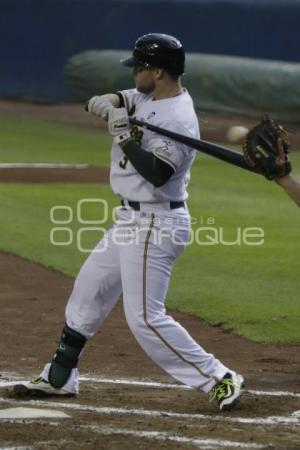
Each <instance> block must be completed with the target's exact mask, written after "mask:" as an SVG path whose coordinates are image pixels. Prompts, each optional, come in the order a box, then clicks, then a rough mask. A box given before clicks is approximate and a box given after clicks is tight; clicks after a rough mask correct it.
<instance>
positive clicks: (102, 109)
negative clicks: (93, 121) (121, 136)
mask: <svg viewBox="0 0 300 450" xmlns="http://www.w3.org/2000/svg"><path fill="white" fill-rule="evenodd" d="M112 108H113V105H112V104H111V102H110V101H109V100H108V99H107V96H106V95H100V96H99V95H96V96H95V97H92V98H91V99H90V100H89V101H88V103H87V105H86V109H87V111H88V112H90V113H91V114H94V115H95V116H99V117H101V119H103V120H106V121H107V120H108V113H109V111H110V110H111V109H112Z"/></svg>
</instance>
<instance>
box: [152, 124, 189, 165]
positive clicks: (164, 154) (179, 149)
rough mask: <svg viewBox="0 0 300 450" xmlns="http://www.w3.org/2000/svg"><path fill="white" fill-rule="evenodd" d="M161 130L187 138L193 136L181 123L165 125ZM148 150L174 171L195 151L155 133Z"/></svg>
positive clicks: (161, 125) (162, 125)
mask: <svg viewBox="0 0 300 450" xmlns="http://www.w3.org/2000/svg"><path fill="white" fill-rule="evenodd" d="M160 127H161V128H165V129H167V130H170V131H174V132H176V133H179V134H183V135H185V136H191V137H196V136H192V135H191V133H189V131H188V130H187V129H186V128H185V127H184V126H182V124H180V123H163V124H160ZM148 150H150V151H151V152H152V153H153V154H154V155H155V156H156V157H157V158H159V159H161V160H162V161H164V162H166V163H167V164H169V165H170V166H171V167H172V168H173V169H174V171H175V172H176V170H177V169H178V168H179V167H180V166H181V165H182V163H183V161H184V159H185V157H186V156H188V155H189V153H190V152H192V151H193V149H192V148H190V147H188V146H186V145H184V144H181V143H180V142H177V141H174V140H173V139H170V138H167V137H164V136H159V135H158V134H155V133H153V138H152V139H150V141H149V146H148Z"/></svg>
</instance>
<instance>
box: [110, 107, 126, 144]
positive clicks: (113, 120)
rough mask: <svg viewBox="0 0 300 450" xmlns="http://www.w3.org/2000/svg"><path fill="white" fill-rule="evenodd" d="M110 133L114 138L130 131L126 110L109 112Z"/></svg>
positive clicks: (120, 109)
mask: <svg viewBox="0 0 300 450" xmlns="http://www.w3.org/2000/svg"><path fill="white" fill-rule="evenodd" d="M108 131H109V133H110V134H111V135H112V136H114V137H115V136H118V135H119V134H124V133H126V132H128V131H129V117H128V113H127V111H126V109H125V108H112V109H110V110H109V113H108Z"/></svg>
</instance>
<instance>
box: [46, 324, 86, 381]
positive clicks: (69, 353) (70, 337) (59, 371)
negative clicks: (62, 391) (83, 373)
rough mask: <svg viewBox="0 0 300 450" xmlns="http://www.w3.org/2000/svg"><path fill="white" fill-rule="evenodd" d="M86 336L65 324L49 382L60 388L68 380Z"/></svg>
mask: <svg viewBox="0 0 300 450" xmlns="http://www.w3.org/2000/svg"><path fill="white" fill-rule="evenodd" d="M85 343H86V338H85V337H84V336H83V335H82V334H80V333H78V332H77V331H74V330H72V328H69V327H68V325H67V324H65V326H64V328H63V331H62V335H61V339H60V343H59V346H58V349H57V350H56V352H55V354H54V356H53V359H52V362H51V367H50V370H49V376H48V378H49V383H50V384H51V386H53V387H55V388H57V389H59V388H61V387H62V386H64V384H66V382H67V381H68V379H69V377H70V375H71V372H72V369H74V368H75V367H77V364H78V359H79V356H80V353H81V351H82V349H83V347H84V345H85Z"/></svg>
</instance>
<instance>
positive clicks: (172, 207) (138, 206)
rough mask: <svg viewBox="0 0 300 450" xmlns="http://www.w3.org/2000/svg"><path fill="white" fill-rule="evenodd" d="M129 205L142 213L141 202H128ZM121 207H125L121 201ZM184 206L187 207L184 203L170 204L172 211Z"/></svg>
mask: <svg viewBox="0 0 300 450" xmlns="http://www.w3.org/2000/svg"><path fill="white" fill-rule="evenodd" d="M127 204H128V206H130V207H131V208H132V209H134V210H135V211H140V209H141V204H140V202H132V201H130V200H128V201H127ZM121 205H122V206H125V202H124V200H121ZM184 206H185V205H184V202H170V209H176V208H182V207H184Z"/></svg>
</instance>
